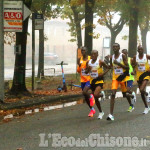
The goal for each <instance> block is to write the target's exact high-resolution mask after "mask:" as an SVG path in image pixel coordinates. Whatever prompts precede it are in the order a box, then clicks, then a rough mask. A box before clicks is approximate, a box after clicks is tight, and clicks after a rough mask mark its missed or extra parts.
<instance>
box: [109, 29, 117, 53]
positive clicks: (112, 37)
mask: <svg viewBox="0 0 150 150" xmlns="http://www.w3.org/2000/svg"><path fill="white" fill-rule="evenodd" d="M116 37H117V34H115V32H114V31H111V42H110V54H111V55H112V54H113V49H112V46H113V44H114V43H115V41H116Z"/></svg>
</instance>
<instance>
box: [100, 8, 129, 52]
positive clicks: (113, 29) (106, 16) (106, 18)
mask: <svg viewBox="0 0 150 150" xmlns="http://www.w3.org/2000/svg"><path fill="white" fill-rule="evenodd" d="M101 11H102V12H101V13H100V14H101V17H100V19H99V20H98V22H99V24H101V25H105V26H106V27H107V28H109V30H110V33H111V44H110V47H111V48H110V53H111V55H112V53H113V52H112V45H113V44H114V43H115V41H116V37H117V35H118V34H119V33H120V31H121V30H122V29H123V26H124V24H125V23H126V20H125V18H124V17H123V16H122V15H121V16H120V19H119V20H118V22H116V23H113V22H112V20H113V17H115V14H117V15H118V12H115V11H114V10H113V12H111V11H110V10H109V9H108V8H107V9H105V10H104V8H103V9H101Z"/></svg>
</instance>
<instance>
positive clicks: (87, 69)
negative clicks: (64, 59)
mask: <svg viewBox="0 0 150 150" xmlns="http://www.w3.org/2000/svg"><path fill="white" fill-rule="evenodd" d="M88 64H89V60H88V61H87V62H86V68H85V73H86V74H88V73H89V72H90V71H91V67H90V66H89V65H88Z"/></svg>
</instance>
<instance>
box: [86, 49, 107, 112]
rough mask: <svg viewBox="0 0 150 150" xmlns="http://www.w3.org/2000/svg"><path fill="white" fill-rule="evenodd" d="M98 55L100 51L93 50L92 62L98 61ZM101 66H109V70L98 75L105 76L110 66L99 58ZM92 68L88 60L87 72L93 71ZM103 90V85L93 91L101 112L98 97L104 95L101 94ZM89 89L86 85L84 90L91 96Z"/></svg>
mask: <svg viewBox="0 0 150 150" xmlns="http://www.w3.org/2000/svg"><path fill="white" fill-rule="evenodd" d="M97 57H98V51H97V50H93V51H92V52H91V58H92V64H94V63H95V62H96V60H97ZM99 66H100V67H105V68H107V70H106V71H105V72H104V73H101V74H98V77H102V76H104V75H105V74H106V73H107V72H108V71H109V68H110V67H109V66H108V65H107V64H106V63H105V62H103V61H101V60H99ZM91 69H92V68H91V67H90V66H89V65H88V62H87V70H86V73H89V72H90V71H91ZM101 90H102V89H101V87H100V86H97V87H96V89H95V91H93V95H94V97H95V103H96V106H97V108H98V110H99V112H102V109H101V105H100V102H99V101H98V98H99V97H102V96H103V95H102V94H100V91H101ZM88 91H89V88H88V87H85V88H84V90H83V92H84V94H85V95H87V97H89V98H90V93H88Z"/></svg>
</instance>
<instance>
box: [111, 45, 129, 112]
mask: <svg viewBox="0 0 150 150" xmlns="http://www.w3.org/2000/svg"><path fill="white" fill-rule="evenodd" d="M119 50H120V46H119V45H118V44H117V43H116V44H113V51H114V54H115V59H117V58H118V57H119V55H120V52H119ZM122 58H123V62H124V65H123V64H121V63H119V62H118V61H117V60H114V64H116V65H118V66H120V67H121V68H123V69H126V70H129V65H128V60H127V57H126V55H125V54H123V55H122ZM110 59H111V60H110V65H111V67H113V64H112V56H111V58H110ZM116 92H117V90H116V89H114V90H112V96H111V101H110V114H112V115H113V110H114V104H115V95H116ZM128 102H129V104H131V99H130V98H129V99H128Z"/></svg>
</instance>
